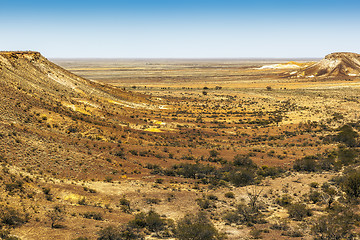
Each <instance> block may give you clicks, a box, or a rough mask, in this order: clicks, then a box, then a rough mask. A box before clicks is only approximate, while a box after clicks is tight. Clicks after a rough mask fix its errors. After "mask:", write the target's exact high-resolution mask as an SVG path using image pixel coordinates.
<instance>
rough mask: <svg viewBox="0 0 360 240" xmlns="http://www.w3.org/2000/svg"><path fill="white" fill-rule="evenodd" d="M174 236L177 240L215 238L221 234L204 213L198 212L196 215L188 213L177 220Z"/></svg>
mask: <svg viewBox="0 0 360 240" xmlns="http://www.w3.org/2000/svg"><path fill="white" fill-rule="evenodd" d="M176 237H177V238H178V239H179V240H216V239H220V238H221V235H220V234H219V233H218V231H217V230H216V228H215V227H214V225H213V224H212V223H211V222H210V220H209V219H208V217H207V216H206V215H205V213H203V212H199V213H198V214H197V215H193V214H188V215H186V216H185V217H184V218H182V219H180V220H179V221H178V223H177V226H176Z"/></svg>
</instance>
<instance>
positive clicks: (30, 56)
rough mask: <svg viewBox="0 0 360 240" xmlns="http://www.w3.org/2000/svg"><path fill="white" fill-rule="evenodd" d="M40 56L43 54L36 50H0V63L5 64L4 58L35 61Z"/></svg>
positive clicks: (10, 60) (11, 60)
mask: <svg viewBox="0 0 360 240" xmlns="http://www.w3.org/2000/svg"><path fill="white" fill-rule="evenodd" d="M40 58H43V56H42V55H41V53H39V52H36V51H0V65H4V64H5V62H4V60H5V61H9V62H13V61H17V60H18V59H26V60H28V61H36V60H39V59H40ZM2 63H3V64H2Z"/></svg>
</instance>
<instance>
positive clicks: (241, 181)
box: [229, 169, 255, 187]
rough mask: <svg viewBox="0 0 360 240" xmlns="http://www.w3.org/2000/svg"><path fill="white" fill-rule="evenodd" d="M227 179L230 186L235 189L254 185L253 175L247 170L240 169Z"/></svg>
mask: <svg viewBox="0 0 360 240" xmlns="http://www.w3.org/2000/svg"><path fill="white" fill-rule="evenodd" d="M229 178H230V182H231V183H232V184H234V185H235V186H236V187H240V186H246V185H249V184H252V183H254V181H255V174H254V172H253V171H250V170H248V169H240V170H238V171H233V172H231V173H230V176H229Z"/></svg>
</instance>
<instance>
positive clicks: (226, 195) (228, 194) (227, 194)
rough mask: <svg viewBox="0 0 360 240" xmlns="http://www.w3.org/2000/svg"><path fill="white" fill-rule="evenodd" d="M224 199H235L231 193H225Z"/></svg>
mask: <svg viewBox="0 0 360 240" xmlns="http://www.w3.org/2000/svg"><path fill="white" fill-rule="evenodd" d="M225 197H226V198H235V194H234V193H233V192H227V193H225Z"/></svg>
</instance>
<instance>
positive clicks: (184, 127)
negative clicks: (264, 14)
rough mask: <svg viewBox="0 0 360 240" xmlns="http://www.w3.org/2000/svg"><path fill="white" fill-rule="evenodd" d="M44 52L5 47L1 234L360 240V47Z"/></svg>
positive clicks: (0, 56)
mask: <svg viewBox="0 0 360 240" xmlns="http://www.w3.org/2000/svg"><path fill="white" fill-rule="evenodd" d="M45 57H46V56H42V55H41V54H40V53H38V52H1V53H0V90H1V92H2V94H1V95H0V99H1V100H0V140H1V141H0V161H1V169H0V171H1V174H0V176H1V177H0V192H1V197H0V207H1V208H2V211H1V213H0V222H1V226H2V230H1V234H0V235H1V238H2V239H38V240H40V239H44V240H45V239H69V240H74V239H78V240H81V239H82V240H84V239H181V240H182V239H183V240H185V239H199V240H201V239H358V238H359V237H358V236H359V233H360V228H359V221H360V215H359V214H360V213H359V197H360V170H358V165H359V146H360V138H359V131H360V115H359V114H360V112H359V110H360V106H359V101H360V99H359V96H360V57H359V55H357V54H352V53H336V54H329V55H327V56H326V57H325V58H324V59H284V60H281V59H259V60H256V59H251V60H241V59H240V60H236V59H232V60H228V59H216V60H207V59H197V60H193V59H189V60H184V59H183V60H181V59H179V60H173V59H135V60H131V59H128V60H124V59H107V60H103V59H51V61H50V60H48V59H46V58H45ZM111 234H112V235H111ZM109 236H117V238H116V237H113V238H110V237H109ZM196 236H197V237H196Z"/></svg>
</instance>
